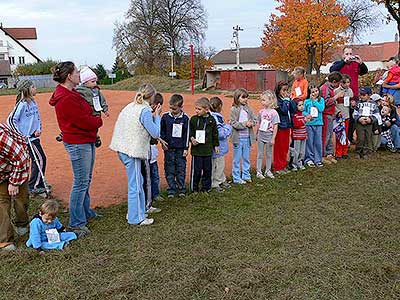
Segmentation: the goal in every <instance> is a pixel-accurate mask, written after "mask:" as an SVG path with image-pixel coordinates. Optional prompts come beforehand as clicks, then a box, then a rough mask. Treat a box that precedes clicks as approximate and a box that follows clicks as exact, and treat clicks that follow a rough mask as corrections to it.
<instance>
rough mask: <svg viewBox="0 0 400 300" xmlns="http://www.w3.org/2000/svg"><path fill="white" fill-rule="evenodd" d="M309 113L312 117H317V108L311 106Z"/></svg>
mask: <svg viewBox="0 0 400 300" xmlns="http://www.w3.org/2000/svg"><path fill="white" fill-rule="evenodd" d="M310 115H311V117H313V118H316V117H318V108H316V107H315V106H313V107H311V111H310Z"/></svg>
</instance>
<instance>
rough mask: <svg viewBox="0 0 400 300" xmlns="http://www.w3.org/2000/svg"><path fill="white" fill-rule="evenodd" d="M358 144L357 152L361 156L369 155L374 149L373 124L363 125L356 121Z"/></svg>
mask: <svg viewBox="0 0 400 300" xmlns="http://www.w3.org/2000/svg"><path fill="white" fill-rule="evenodd" d="M356 132H357V146H356V152H357V153H358V154H359V155H360V156H364V155H367V154H369V153H370V152H371V150H372V124H368V125H362V124H361V123H359V122H356Z"/></svg>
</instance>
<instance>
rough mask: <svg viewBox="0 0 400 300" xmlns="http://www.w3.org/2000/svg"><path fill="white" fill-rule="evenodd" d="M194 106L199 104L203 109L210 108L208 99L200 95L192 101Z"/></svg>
mask: <svg viewBox="0 0 400 300" xmlns="http://www.w3.org/2000/svg"><path fill="white" fill-rule="evenodd" d="M194 105H195V106H200V107H202V108H205V109H210V101H209V100H208V99H207V98H206V97H201V98H199V99H197V100H196V102H195V103H194Z"/></svg>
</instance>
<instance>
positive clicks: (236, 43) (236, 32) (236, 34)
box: [231, 25, 243, 70]
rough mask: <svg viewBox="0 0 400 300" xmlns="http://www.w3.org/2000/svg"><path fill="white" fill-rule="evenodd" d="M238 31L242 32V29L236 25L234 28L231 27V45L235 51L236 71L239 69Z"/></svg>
mask: <svg viewBox="0 0 400 300" xmlns="http://www.w3.org/2000/svg"><path fill="white" fill-rule="evenodd" d="M239 31H243V29H242V28H240V26H239V25H236V27H233V39H232V42H231V43H232V44H234V45H235V48H236V49H235V50H236V69H237V70H239V67H240V43H239Z"/></svg>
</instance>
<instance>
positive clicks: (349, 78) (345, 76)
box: [342, 74, 351, 83]
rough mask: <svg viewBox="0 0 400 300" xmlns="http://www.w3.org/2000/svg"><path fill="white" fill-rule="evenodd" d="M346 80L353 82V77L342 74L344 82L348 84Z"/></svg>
mask: <svg viewBox="0 0 400 300" xmlns="http://www.w3.org/2000/svg"><path fill="white" fill-rule="evenodd" d="M346 80H350V82H351V77H350V76H349V75H347V74H342V82H343V83H346Z"/></svg>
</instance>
